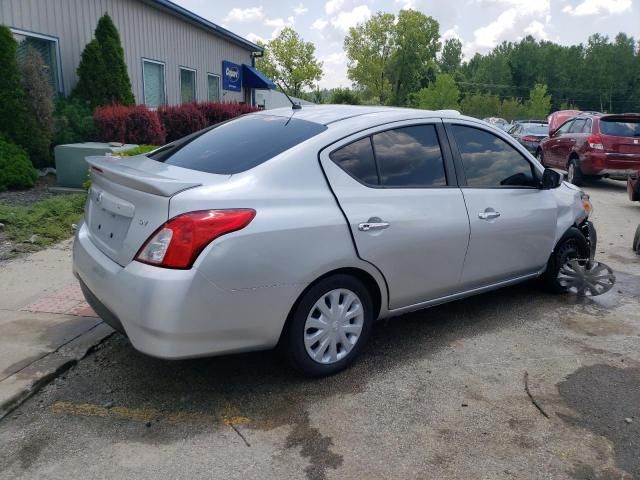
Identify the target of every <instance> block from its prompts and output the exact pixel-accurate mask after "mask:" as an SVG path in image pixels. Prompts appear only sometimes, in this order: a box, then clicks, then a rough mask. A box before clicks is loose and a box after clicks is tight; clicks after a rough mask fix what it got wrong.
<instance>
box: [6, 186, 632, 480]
mask: <svg viewBox="0 0 640 480" xmlns="http://www.w3.org/2000/svg"><path fill="white" fill-rule="evenodd" d="M585 190H586V191H587V192H588V193H589V194H591V196H592V201H593V204H594V207H595V213H594V217H593V218H594V220H595V223H596V227H597V229H598V233H599V245H598V254H597V258H599V259H600V260H602V261H604V262H605V263H607V264H609V265H610V266H611V267H613V268H614V270H615V271H616V276H617V279H618V282H617V285H616V286H615V287H614V288H613V289H612V290H611V291H610V292H608V293H607V294H605V295H603V296H601V297H597V298H593V299H579V298H577V297H575V296H571V295H551V294H546V293H543V292H541V291H540V290H539V289H537V288H536V286H535V285H533V284H523V285H519V286H516V287H512V288H508V289H504V290H500V291H495V292H492V293H489V294H484V295H479V296H476V297H473V298H469V299H466V300H463V301H458V302H455V303H451V304H448V305H443V306H440V307H436V308H432V309H429V310H424V311H421V312H416V313H413V314H410V315H405V316H403V317H399V318H397V319H393V320H390V321H384V322H379V323H378V324H377V325H376V327H375V328H374V332H373V335H372V338H371V341H370V343H369V345H368V346H367V347H366V349H365V352H364V355H363V356H362V358H361V360H360V361H358V362H357V363H356V364H355V365H354V366H353V367H352V368H351V369H349V370H347V371H345V372H343V373H341V374H338V375H336V376H333V377H331V378H326V379H321V380H308V379H304V378H301V377H300V376H298V375H297V374H295V373H294V372H292V371H291V370H289V369H288V368H287V367H285V366H284V365H283V364H282V363H281V362H280V361H279V359H278V357H277V356H276V355H275V354H274V353H272V352H263V353H255V354H247V355H237V356H228V357H221V358H212V359H199V360H189V361H180V362H167V361H162V360H157V359H153V358H149V357H145V356H144V355H141V354H139V353H137V352H136V351H135V350H133V349H132V347H131V346H130V344H129V343H128V341H127V339H126V338H124V337H123V336H121V335H118V334H116V335H114V336H112V337H111V338H109V339H108V340H106V341H105V342H103V343H102V344H101V345H99V346H98V347H97V348H96V350H95V351H94V352H93V353H91V354H90V355H89V356H87V357H86V358H85V359H84V360H82V361H81V362H79V363H78V364H77V365H76V366H75V367H73V368H72V369H70V370H69V371H67V372H66V373H64V374H63V375H62V376H60V377H58V378H57V379H56V380H55V381H54V382H53V383H51V384H50V385H49V386H47V387H46V388H44V389H43V390H42V391H41V392H40V393H39V394H37V395H36V396H34V397H32V398H31V399H30V400H29V401H27V402H26V403H25V404H24V405H23V406H22V407H20V408H19V409H17V410H16V411H14V412H13V413H12V414H11V415H9V416H8V417H6V418H5V419H4V420H2V421H0V478H12V479H13V478H47V479H58V478H59V479H68V478H96V479H98V478H129V479H158V478H216V479H217V478H219V479H250V478H278V479H305V478H307V479H338V478H341V479H359V478H368V479H377V478H380V479H382V478H421V479H442V478H447V479H470V478H473V479H514V478H523V479H564V478H567V479H593V480H596V479H597V480H607V479H621V478H627V479H631V478H640V458H639V457H638V452H640V308H639V304H640V256H636V255H635V254H634V253H633V252H632V251H631V241H632V237H633V233H634V231H635V228H636V225H638V224H639V223H640V204H637V203H636V204H633V203H631V202H629V201H628V200H627V197H626V192H625V186H624V184H623V183H621V182H614V181H602V182H598V183H592V184H590V185H588V186H587V187H585ZM525 386H526V387H527V388H528V393H527V391H526V390H527V389H526V388H525Z"/></svg>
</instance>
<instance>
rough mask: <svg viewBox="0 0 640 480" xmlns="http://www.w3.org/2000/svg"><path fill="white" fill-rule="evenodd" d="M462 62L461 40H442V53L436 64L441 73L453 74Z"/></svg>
mask: <svg viewBox="0 0 640 480" xmlns="http://www.w3.org/2000/svg"><path fill="white" fill-rule="evenodd" d="M461 64H462V42H461V41H460V40H459V39H457V38H449V39H448V40H446V41H445V42H444V46H443V47H442V55H440V61H439V62H438V65H439V67H440V71H441V72H442V73H448V74H453V73H454V72H456V71H458V69H459V68H460V65H461Z"/></svg>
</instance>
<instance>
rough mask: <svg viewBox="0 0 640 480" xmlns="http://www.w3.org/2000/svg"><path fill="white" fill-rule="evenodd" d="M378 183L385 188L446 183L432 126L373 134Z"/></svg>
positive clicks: (419, 126)
mask: <svg viewBox="0 0 640 480" xmlns="http://www.w3.org/2000/svg"><path fill="white" fill-rule="evenodd" d="M372 138H373V147H374V152H375V157H376V161H377V162H378V169H379V171H380V184H381V185H382V186H385V187H443V186H445V185H446V184H447V178H446V175H445V172H444V160H443V158H442V152H441V151H440V143H439V142H438V135H437V133H436V128H435V126H433V125H416V126H412V127H404V128H396V129H394V130H387V131H385V132H380V133H376V134H375V135H373V137H372Z"/></svg>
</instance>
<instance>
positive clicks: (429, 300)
mask: <svg viewBox="0 0 640 480" xmlns="http://www.w3.org/2000/svg"><path fill="white" fill-rule="evenodd" d="M88 161H89V164H90V165H91V172H92V186H91V189H90V191H89V199H88V201H87V207H86V212H85V220H84V223H83V224H82V226H81V227H80V228H79V229H78V232H77V237H76V240H75V244H74V249H73V268H74V272H75V274H76V276H77V277H78V279H79V280H80V283H81V286H82V289H83V291H84V294H85V296H86V298H87V300H88V302H89V303H90V304H91V305H92V306H93V308H94V309H95V310H96V312H97V313H98V314H99V315H100V316H101V317H102V318H103V319H104V320H105V321H106V322H108V323H109V324H110V325H112V326H113V327H115V328H116V329H118V330H120V331H122V332H124V333H126V335H127V336H128V337H129V339H130V340H131V343H132V344H133V346H134V347H135V348H136V349H138V350H140V351H142V352H144V353H146V354H149V355H153V356H156V357H161V358H166V359H177V358H188V357H196V356H205V355H217V354H226V353H232V352H245V351H250V350H258V349H269V348H273V347H276V346H278V348H280V349H281V350H282V351H283V352H284V353H285V354H286V356H287V357H288V358H289V359H290V361H291V363H292V364H293V365H294V366H295V367H296V368H298V369H299V370H301V371H302V372H303V373H305V374H308V375H315V376H319V375H328V374H331V373H334V372H337V371H339V370H340V369H342V368H344V367H346V366H347V365H348V364H350V363H351V362H352V361H353V360H354V359H355V358H356V357H357V355H358V354H359V353H360V352H361V351H362V348H363V346H364V344H365V342H366V340H367V337H368V336H369V333H370V331H371V327H372V324H373V322H374V321H375V320H376V319H380V318H387V317H391V316H396V315H399V314H403V313H406V312H410V311H413V310H418V309H422V308H425V307H429V306H432V305H436V304H441V303H444V302H448V301H452V300H456V299H459V298H462V297H466V296H469V295H475V294H478V293H482V292H486V291H488V290H492V289H495V288H499V287H503V286H505V285H510V284H514V283H516V282H521V281H524V280H527V279H532V278H536V277H540V278H541V279H542V283H544V284H545V285H546V286H547V287H548V288H549V289H551V290H554V291H564V290H566V289H567V288H569V286H570V281H569V280H570V279H569V280H568V279H567V270H566V268H563V267H564V266H566V265H567V262H569V261H570V260H571V259H582V260H584V259H588V258H592V257H593V252H594V249H595V231H594V229H593V227H592V225H591V224H590V222H589V221H588V215H589V213H590V208H591V206H590V203H589V201H588V197H587V196H586V195H584V194H583V193H582V192H581V191H580V190H579V189H577V188H576V187H573V186H571V185H568V184H566V183H564V182H562V177H561V176H560V174H558V173H557V172H555V171H553V170H548V169H547V170H545V169H544V168H543V167H542V166H541V165H540V164H539V163H538V162H537V161H536V160H535V159H534V158H533V157H532V156H531V155H530V154H529V153H528V152H527V151H526V149H524V147H522V146H521V145H519V144H518V143H517V142H515V141H514V140H513V139H512V138H511V137H509V135H507V134H506V133H504V132H502V131H499V130H498V129H496V128H493V127H491V126H490V125H488V124H486V123H484V122H481V121H479V120H475V119H472V118H467V117H464V116H461V115H460V114H458V113H457V112H453V111H424V110H409V109H397V108H384V107H350V106H306V105H305V106H304V107H303V108H302V109H301V110H291V109H278V110H271V111H264V112H259V113H255V114H250V115H246V116H243V117H240V118H237V119H234V120H231V121H228V122H225V123H222V124H219V125H217V126H214V127H211V128H208V129H205V130H203V131H200V132H197V133H195V134H193V135H190V136H188V137H185V138H183V139H181V140H178V141H176V142H174V143H171V144H169V145H166V146H164V147H161V148H159V149H158V150H156V151H154V152H152V153H150V154H147V155H145V156H138V157H131V158H126V159H123V158H118V157H90V158H89V159H88ZM569 276H570V275H569Z"/></svg>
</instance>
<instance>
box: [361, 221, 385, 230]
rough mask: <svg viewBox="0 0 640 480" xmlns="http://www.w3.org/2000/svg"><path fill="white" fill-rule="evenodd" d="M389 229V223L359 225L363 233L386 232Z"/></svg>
mask: <svg viewBox="0 0 640 480" xmlns="http://www.w3.org/2000/svg"><path fill="white" fill-rule="evenodd" d="M385 228H389V224H388V223H387V222H365V223H361V224H359V225H358V230H360V231H361V232H370V231H371V230H384V229H385Z"/></svg>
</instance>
